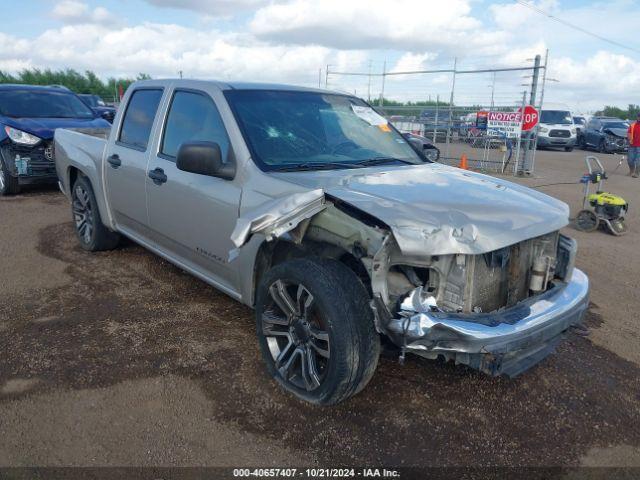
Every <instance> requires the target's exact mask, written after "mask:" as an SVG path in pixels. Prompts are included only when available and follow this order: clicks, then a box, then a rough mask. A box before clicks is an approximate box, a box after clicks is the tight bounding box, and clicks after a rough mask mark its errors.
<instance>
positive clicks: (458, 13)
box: [250, 0, 502, 53]
mask: <svg viewBox="0 0 640 480" xmlns="http://www.w3.org/2000/svg"><path fill="white" fill-rule="evenodd" d="M250 29H251V31H252V32H253V33H254V34H255V35H257V36H258V37H260V38H263V39H267V40H272V41H276V42H285V43H291V44H302V45H312V44H315V45H324V46H327V47H332V48H345V49H368V50H372V49H398V50H408V51H411V52H423V51H425V50H426V49H429V50H440V51H447V52H455V51H464V50H465V49H466V48H468V45H471V44H472V45H473V47H474V50H475V51H476V52H478V53H480V52H483V51H492V49H493V45H495V44H496V43H499V42H500V40H501V38H502V34H501V32H491V31H487V30H485V29H483V28H482V24H481V22H480V21H479V20H477V19H476V18H474V17H473V16H471V1H470V0H449V1H447V2H442V1H439V0H396V1H389V0H349V1H347V2H345V1H343V0H323V1H322V2H315V1H313V0H293V1H291V2H289V3H285V4H271V5H269V6H266V7H264V8H261V9H260V10H258V11H257V12H256V14H255V16H254V18H253V19H252V21H251V22H250Z"/></svg>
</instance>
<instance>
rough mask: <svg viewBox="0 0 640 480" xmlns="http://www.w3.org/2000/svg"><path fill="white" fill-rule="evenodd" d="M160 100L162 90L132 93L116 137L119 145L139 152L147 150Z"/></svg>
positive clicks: (145, 90) (143, 90) (144, 90)
mask: <svg viewBox="0 0 640 480" xmlns="http://www.w3.org/2000/svg"><path fill="white" fill-rule="evenodd" d="M161 98H162V89H142V90H136V91H135V92H133V94H132V95H131V99H130V100H129V104H128V105H127V111H126V112H125V114H124V119H123V120H122V128H121V129H120V136H119V137H118V141H119V142H120V143H121V144H123V145H124V146H127V147H131V148H135V149H136V150H141V151H144V150H146V149H147V145H148V143H149V136H150V134H151V127H152V126H153V120H154V119H155V117H156V112H157V110H158V105H159V104H160V99H161Z"/></svg>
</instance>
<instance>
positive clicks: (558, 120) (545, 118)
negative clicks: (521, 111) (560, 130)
mask: <svg viewBox="0 0 640 480" xmlns="http://www.w3.org/2000/svg"><path fill="white" fill-rule="evenodd" d="M540 123H555V124H557V125H571V124H573V118H572V117H571V112H566V111H564V110H542V114H541V115H540Z"/></svg>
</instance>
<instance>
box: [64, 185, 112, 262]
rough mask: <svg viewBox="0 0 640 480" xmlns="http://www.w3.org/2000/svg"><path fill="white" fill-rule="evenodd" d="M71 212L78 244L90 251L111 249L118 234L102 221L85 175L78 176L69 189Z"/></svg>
mask: <svg viewBox="0 0 640 480" xmlns="http://www.w3.org/2000/svg"><path fill="white" fill-rule="evenodd" d="M71 212H72V214H73V221H74V224H75V229H76V236H77V237H78V240H79V241H80V246H82V248H84V249H85V250H88V251H90V252H98V251H102V250H111V249H113V248H115V247H116V246H117V245H118V242H119V241H120V235H119V234H117V233H115V232H112V231H111V230H109V229H108V228H107V227H105V226H104V224H103V223H102V218H101V217H100V211H99V210H98V204H97V202H96V197H95V195H94V193H93V188H91V183H90V182H89V180H88V179H87V177H84V176H79V177H78V179H77V180H76V182H75V183H74V184H73V189H72V191H71Z"/></svg>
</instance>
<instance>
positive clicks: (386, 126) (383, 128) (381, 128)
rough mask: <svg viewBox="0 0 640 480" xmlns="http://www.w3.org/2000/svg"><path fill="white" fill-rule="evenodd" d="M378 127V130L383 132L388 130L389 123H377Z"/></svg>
mask: <svg viewBox="0 0 640 480" xmlns="http://www.w3.org/2000/svg"><path fill="white" fill-rule="evenodd" d="M378 128H379V129H380V130H382V131H383V132H390V131H391V128H389V124H388V123H384V124H382V125H378Z"/></svg>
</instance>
